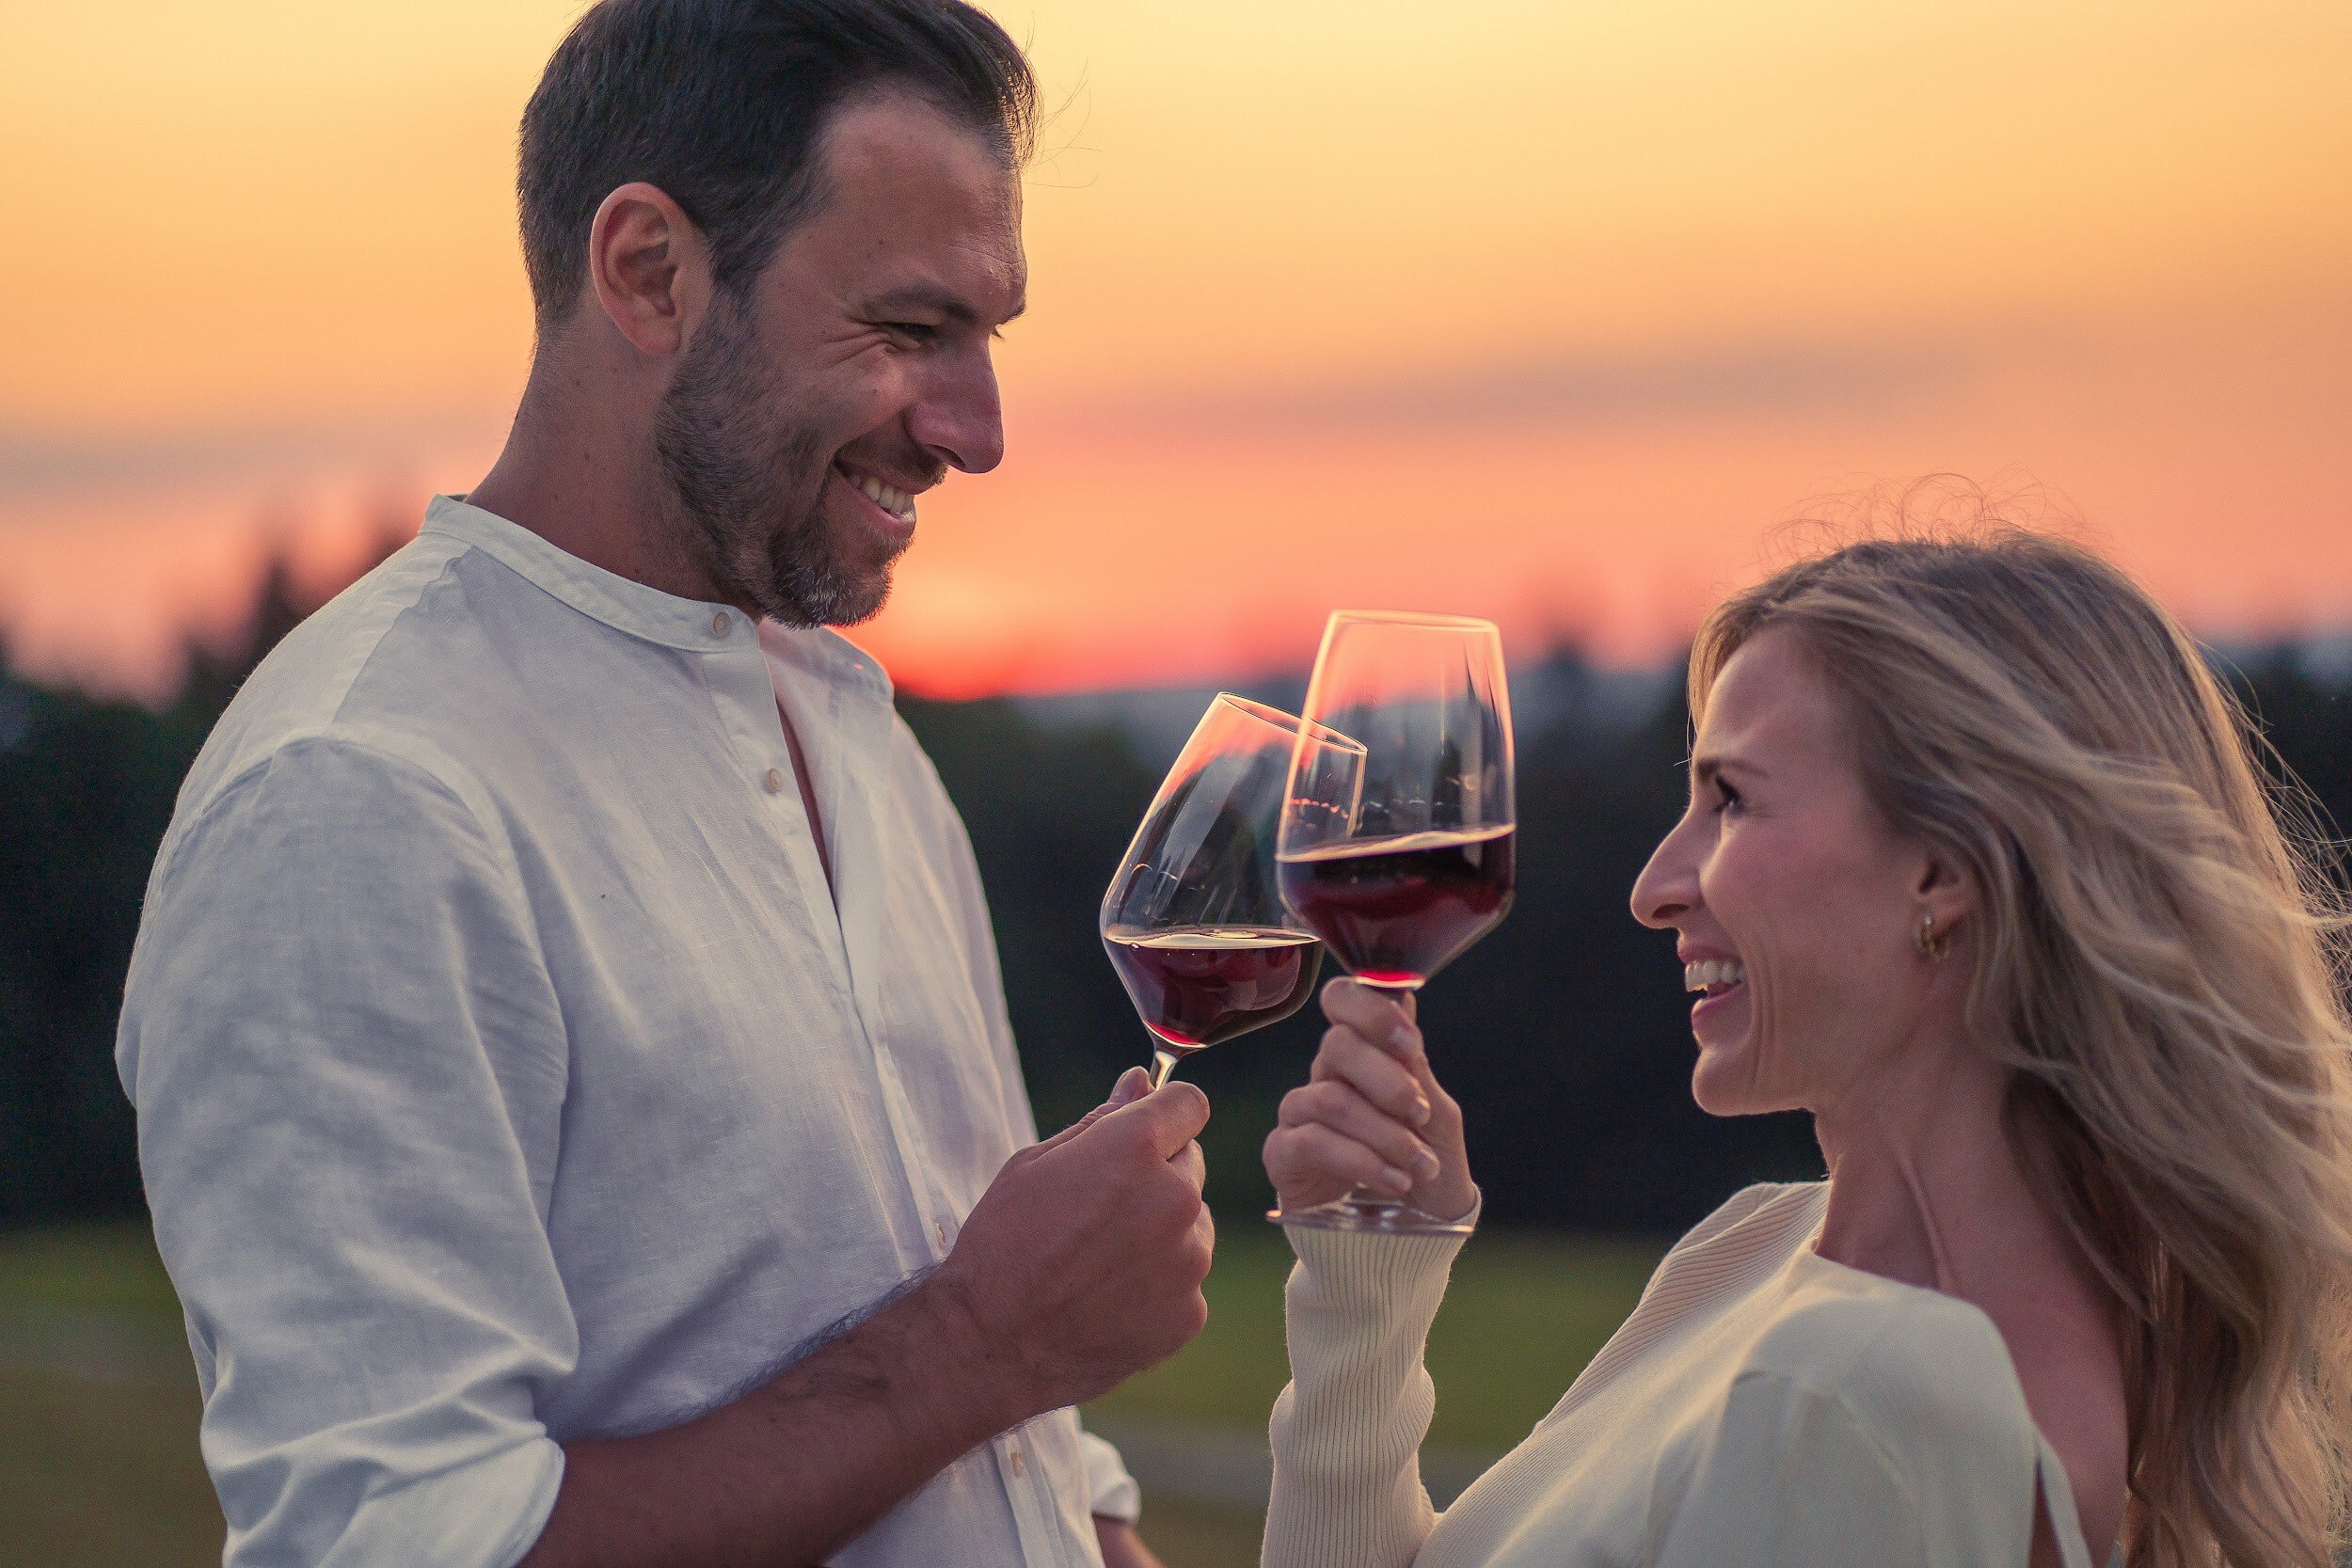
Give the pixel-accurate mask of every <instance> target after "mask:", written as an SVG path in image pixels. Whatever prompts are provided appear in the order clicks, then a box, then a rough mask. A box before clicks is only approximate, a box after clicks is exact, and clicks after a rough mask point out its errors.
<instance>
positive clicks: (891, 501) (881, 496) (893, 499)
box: [851, 474, 914, 517]
mask: <svg viewBox="0 0 2352 1568" xmlns="http://www.w3.org/2000/svg"><path fill="white" fill-rule="evenodd" d="M851 483H854V484H856V486H857V488H858V493H859V494H860V495H862V496H864V497H865V498H866V499H867V500H869V501H872V502H873V503H874V504H875V505H876V506H879V507H881V508H882V510H883V511H884V512H887V513H889V514H891V515H893V516H898V517H912V516H914V497H913V496H910V495H908V494H907V493H906V492H905V491H904V490H894V489H892V488H891V487H890V486H889V485H887V484H884V483H882V481H881V480H879V479H876V478H874V477H873V476H872V475H871V474H867V475H866V476H864V477H863V478H860V479H857V480H854V481H852V482H851Z"/></svg>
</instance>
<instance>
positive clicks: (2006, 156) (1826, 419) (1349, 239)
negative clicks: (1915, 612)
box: [0, 0, 2352, 693]
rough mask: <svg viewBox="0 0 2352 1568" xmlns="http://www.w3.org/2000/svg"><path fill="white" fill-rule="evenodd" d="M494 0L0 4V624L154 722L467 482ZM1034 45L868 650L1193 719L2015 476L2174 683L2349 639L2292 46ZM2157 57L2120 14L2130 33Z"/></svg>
mask: <svg viewBox="0 0 2352 1568" xmlns="http://www.w3.org/2000/svg"><path fill="white" fill-rule="evenodd" d="M1455 9H1456V10H1458V11H1460V12H1463V13H1465V14H1460V15H1456V14H1449V13H1444V12H1440V11H1439V10H1438V9H1437V8H1430V7H1428V6H1426V5H1425V4H1415V5H1409V6H1408V5H1405V4H1399V3H1387V0H1350V3H1345V4H1342V3H1338V0H1285V3H1284V4H1281V5H1275V6H1269V5H1265V4H1263V0H1248V3H1244V0H1194V3H1191V4H1187V5H1184V6H1181V7H1179V6H1168V5H1145V4H1140V3H1136V0H1093V3H1089V4H1082V3H1079V0H1039V3H1036V4H1030V5H1011V4H1008V5H1004V6H1000V7H998V8H996V10H997V14H998V15H999V16H1000V17H1002V18H1003V19H1004V20H1005V21H1006V22H1007V23H1008V24H1009V26H1010V27H1011V28H1012V30H1013V31H1014V33H1015V34H1016V36H1020V37H1024V38H1025V39H1027V40H1030V42H1031V44H1032V46H1033V48H1034V51H1035V55H1036V57H1037V61H1038V64H1039V68H1040V71H1041V76H1042V78H1043V80H1044V83H1045V86H1046V91H1047V97H1048V101H1049V102H1050V103H1055V104H1057V105H1059V109H1058V112H1057V115H1056V117H1055V119H1053V121H1052V123H1051V124H1050V125H1049V127H1048V129H1047V132H1046V136H1045V153H1044V156H1043V157H1041V160H1040V162H1039V164H1038V166H1037V167H1036V169H1035V170H1034V171H1033V172H1032V175H1031V178H1030V181H1029V222H1028V238H1029V245H1030V251H1031V262H1032V269H1033V277H1032V285H1031V297H1032V302H1033V303H1032V309H1031V311H1030V314H1029V316H1028V317H1027V318H1026V319H1025V320H1024V321H1023V322H1022V323H1020V324H1019V325H1017V326H1016V327H1015V328H1013V329H1012V331H1011V333H1010V334H1009V341H1008V342H1007V343H1006V344H1005V346H1004V351H1003V354H1002V357H1001V364H1002V367H1003V372H1004V376H1005V381H1006V392H1007V399H1008V433H1009V439H1010V451H1009V456H1008V459H1007V461H1006V463H1005V466H1004V467H1003V468H1002V469H1000V470H999V471H998V472H997V473H995V474H993V475H989V476H986V477H982V478H969V477H963V476H958V477H957V478H954V479H952V480H951V481H950V482H949V483H948V484H947V485H946V487H945V488H944V489H943V490H942V491H940V492H939V493H938V494H937V496H936V498H935V499H931V500H930V501H927V504H926V506H925V509H924V515H923V525H922V531H921V533H920V535H919V536H918V539H917V543H916V546H915V548H914V553H913V554H912V555H911V556H910V558H909V560H908V562H907V564H906V566H905V567H904V568H903V570H902V572H901V578H900V587H899V592H898V594H897V596H896V598H895V599H894V602H893V604H892V607H891V609H890V610H887V611H886V612H885V613H884V615H883V616H882V619H881V620H879V621H878V622H876V623H874V624H873V625H872V626H869V627H866V628H863V629H861V631H860V632H859V633H858V634H857V635H859V636H860V637H861V638H862V639H864V640H865V641H868V642H869V644H870V645H872V646H874V647H875V648H876V649H877V650H878V651H880V652H881V653H882V655H883V657H885V658H886V659H887V660H888V661H889V662H890V664H891V665H892V668H893V669H894V671H895V672H896V673H898V675H899V677H900V678H901V679H902V680H903V681H906V682H908V683H909V684H911V685H914V686H917V687H920V688H923V689H930V690H943V691H959V692H961V691H970V690H978V689H996V688H1001V687H1005V686H1012V687H1017V688H1023V689H1047V688H1073V687H1088V686H1100V685H1109V684H1124V683H1134V682H1148V681H1159V680H1173V679H1184V678H1216V677H1218V676H1222V675H1226V674H1232V673H1240V672H1243V671H1248V670H1252V669H1256V668H1260V667H1263V666H1264V665H1267V664H1269V663H1276V662H1297V661H1301V660H1303V659H1304V657H1306V656H1307V655H1308V654H1309V653H1310V652H1311V648H1312V646H1313V642H1314V639H1315V636H1316V634H1317V632H1318V630H1319V628H1320V625H1321V619H1322V614H1323V611H1324V610H1327V608H1329V607H1331V606H1333V605H1335V604H1359V605H1360V604H1383V605H1400V606H1401V605H1409V606H1416V607H1421V608H1427V609H1438V610H1468V611H1472V612H1479V613H1486V614H1490V615H1494V616H1496V617H1497V618H1499V619H1501V620H1502V622H1503V623H1504V626H1505V629H1506V632H1507V633H1509V634H1510V636H1511V638H1512V641H1513V642H1514V644H1515V645H1516V646H1518V647H1519V648H1522V649H1530V648H1533V647H1534V646H1537V645H1539V644H1541V643H1542V642H1544V641H1547V640H1548V639H1550V638H1552V637H1555V636H1559V635H1564V634H1574V635H1577V636H1580V637H1582V638H1584V639H1585V640H1587V641H1590V642H1592V643H1593V644H1594V645H1595V646H1597V648H1598V649H1599V650H1600V651H1601V652H1603V653H1604V654H1606V655H1608V656H1610V657H1616V658H1620V659H1633V658H1645V657H1652V656H1654V655H1656V654H1658V653H1660V652H1662V651H1664V650H1666V649H1668V648H1670V647H1672V646H1673V645H1674V644H1675V643H1676V642H1677V641H1678V640H1679V638H1680V637H1681V636H1682V635H1683V634H1684V633H1686V632H1687V630H1688V628H1689V626H1690V624H1691V622H1692V618H1693V617H1694V616H1695V614H1696V613H1697V611H1698V610H1699V609H1700V608H1701V607H1703V605H1704V604H1705V603H1706V602H1707V599H1708V596H1709V595H1710V594H1712V593H1714V592H1716V591H1718V590H1720V589H1721V588H1723V587H1724V586H1726V585H1729V584H1731V583H1734V582H1737V581H1740V580H1742V579H1744V578H1747V577H1750V576H1752V575H1753V574H1754V573H1755V571H1756V569H1757V568H1758V566H1759V564H1760V563H1761V562H1763V561H1764V560H1765V559H1766V555H1767V549H1768V532H1769V531H1770V528H1771V526H1772V524H1773V523H1774V522H1775V520H1777V519H1779V518H1782V517H1785V516H1788V515H1790V514H1791V513H1792V512H1794V511H1795V510H1797V509H1798V508H1799V507H1800V505H1801V503H1802V502H1803V501H1804V499H1805V498H1808V497H1812V496H1818V495H1821V494H1824V493H1827V492H1833V491H1837V490H1842V489H1847V488H1851V487H1852V486H1854V485H1856V484H1861V483H1870V482H1872V481H1877V480H1884V479H1895V478H1901V477H1905V476H1910V475H1914V474H1918V473H1923V472H1929V471H1934V470H1959V471H1963V472H1966V473H1971V474H1975V475H1978V476H1979V477H1982V478H1985V479H1988V480H1996V481H2009V480H2015V479H2017V478H2019V477H2021V476H2030V477H2032V478H2034V479H2038V480H2039V481H2041V482H2042V483H2046V484H2047V485H2049V486H2051V487H2052V488H2053V489H2055V490H2056V491H2058V492H2059V493H2061V494H2062V495H2063V496H2064V497H2065V498H2067V499H2069V500H2070V501H2071V502H2072V505H2073V507H2074V511H2076V512H2077V513H2079V514H2080V515H2082V516H2083V517H2084V518H2085V519H2086V520H2087V521H2088V523H2089V524H2090V529H2091V532H2092V537H2093V538H2095V539H2098V540H2101V541H2103V542H2104V543H2105V544H2106V546H2107V547H2109V548H2110V549H2111V550H2112V551H2113V552H2114V553H2115V554H2117V555H2118V556H2119V557H2120V558H2121V559H2122V560H2123V561H2124V562H2126V563H2127V564H2129V565H2131V566H2132V567H2134V568H2135V569H2136V570H2138V571H2140V572H2141V573H2143V574H2144V575H2145V576H2146V577H2147V578H2149V579H2150V580H2151V581H2152V582H2153V584H2154V585H2155V586H2156V588H2157V589H2158V591H2159V593H2161V594H2163V595H2165V596H2166V597H2167V598H2168V599H2169V601H2170V602H2171V603H2173V604H2174V605H2175V606H2176V607H2178V608H2180V609H2181V610H2184V611H2185V613H2187V614H2189V615H2190V616H2191V617H2192V618H2193V619H2194V620H2195V621H2196V622H2197V624H2198V625H2200V626H2201V627H2203V628H2205V629H2207V630H2208V631H2211V632H2214V633H2217V634H2223V635H2234V634H2238V633H2242V632H2245V631H2249V630H2292V629H2301V628H2304V627H2308V626H2329V627H2334V626H2352V93H2347V92H2346V91H2345V90H2344V82H2345V81H2346V80H2352V8H2347V7H2345V6H2344V5H2343V4H2342V0H2308V3H2296V4H2287V3H2267V0H2239V3H2234V4H2231V5H2227V6H2223V5H2218V4H2201V5H2172V6H2167V7H2161V8H2152V7H2147V6H2145V5H2144V4H2138V3H2129V4H2127V3H2123V0H2036V3H2033V4H2026V3H2023V0H1974V3H1970V4H1965V5H1963V4H1932V5H1930V4H1921V5H1910V6H1904V7H1889V6H1886V5H1884V4H1883V3H1878V0H1791V3H1789V4H1788V5H1784V6H1779V7H1772V8H1764V7H1755V6H1750V5H1743V4H1739V3H1736V0H1649V3H1645V4H1644V5H1642V6H1638V7H1629V6H1621V5H1607V6H1604V5H1600V4H1597V3H1595V0H1578V3H1575V4H1562V3H1560V0H1486V3H1484V4H1482V5H1480V6H1478V7H1474V8H1455ZM574 12H575V7H574V6H573V5H571V4H545V3H538V0H468V3H466V4H462V5H461V4H456V3H454V0H410V3H408V4H406V5H404V6H402V7H397V8H389V7H382V8H380V7H369V8H360V7H341V6H334V7H320V6H316V5H315V4H310V3H308V0H305V3H301V4H296V3H294V0H270V3H263V0H221V3H218V4H215V5H211V6H207V7H203V8H197V7H189V6H185V5H183V4H179V3H177V0H111V3H110V4H108V5H106V6H103V7H87V8H84V7H56V6H51V7H40V8H36V7H31V6H16V7H11V8H7V9H6V10H5V11H0V145H5V146H7V147H8V148H10V149H11V151H10V152H9V153H8V155H7V160H8V161H7V163H6V164H5V168H6V186H5V188H6V189H7V190H8V194H9V195H10V196H11V197H12V198H13V200H12V201H11V204H10V206H11V211H12V214H13V215H14V217H15V218H16V220H17V224H16V227H15V229H14V230H13V231H12V234H11V243H10V244H9V245H6V246H0V290H5V293H6V295H7V297H8V299H9V300H10V301H11V302H12V305H13V307H14V308H13V309H11V310H10V312H9V325H8V331H7V336H6V339H5V342H6V345H7V346H6V348H5V350H0V627H5V628H6V635H7V637H8V642H9V645H10V647H11V650H12V655H13V657H14V658H15V660H16V662H17V663H18V664H19V665H20V666H22V667H24V668H28V669H31V670H33V671H36V672H39V673H47V674H53V675H64V676H72V677H74V678H79V679H83V680H86V681H88V682H91V683H93V684H98V685H102V686H106V687H111V688H118V689H132V690H137V691H141V692H147V693H152V692H154V691H156V690H158V689H161V687H163V686H164V685H166V684H167V683H168V681H169V680H170V678H171V675H172V672H173V660H174V657H175V652H176V649H177V648H178V647H179V645H180V640H181V637H182V635H183V629H184V628H185V627H186V626H190V625H191V624H194V625H199V626H200V625H204V624H217V623H218V622H219V621H220V620H221V619H222V618H223V617H224V616H225V615H227V614H230V613H232V612H233V610H234V608H235V606H236V604H237V603H238V602H239V598H240V596H241V594H242V593H243V592H244V590H245V587H246V584H247V583H248V582H249V581H250V578H251V575H252V573H253V571H254V569H255V565H256V563H257V562H258V561H259V560H260V559H261V558H262V554H263V553H264V552H265V551H266V550H268V549H270V548H273V547H286V548H292V549H294V550H295V551H296V552H297V554H299V555H300V556H301V557H302V558H303V559H304V560H306V561H307V562H310V563H311V565H312V566H313V568H314V569H315V570H317V571H319V572H320V573H322V574H326V573H330V572H332V571H334V570H336V569H337V568H338V567H339V566H340V564H341V562H342V560H343V559H345V558H347V557H348V556H349V555H350V554H351V553H352V552H354V551H356V549H357V548H358V545H359V541H360V540H361V538H362V537H363V536H364V535H365V534H366V533H367V532H368V531H371V530H372V529H373V528H375V527H376V526H378V522H377V519H379V518H380V516H381V515H383V514H384V513H385V511H386V510H387V509H389V510H391V511H393V512H395V513H399V514H405V515H413V514H414V512H415V510H416V509H417V506H418V504H419V502H420V501H421V497H422V496H423V495H424V494H425V493H427V492H428V491H430V490H433V489H463V488H465V487H466V486H467V485H468V484H469V483H471V482H472V481H473V480H474V479H475V478H476V477H478V475H479V473H480V471H481V469H482V468H483V467H485V465H486V463H487V461H488V459H489V457H490V455H491V454H492V453H493V452H494V451H495V450H496V445H497V442H498V439H499V437H500V436H501V433H502V430H503V421H504V415H505V411H506V408H507V406H508V404H509V403H510V401H511V398H512V396H513V393H514V389H515V388H516V387H517V386H518V385H519V383H520V380H521V375H522V372H523V369H524V356H525V355H526V353H527V352H528V347H529V339H528V324H527V309H526V303H525V294H524V291H523V286H522V280H521V269H520V266H519V263H518V261H517V260H516V254H515V247H514V242H513V237H512V198H511V178H512V170H511V157H512V148H513V127H514V121H515V119H516V114H517V113H518V111H519V109H520V105H521V103H522V100H523V98H524V97H525V96H526V95H527V94H528V92H529V90H530V87H531V85H532V81H533V80H534V79H535V76H536V74H537V71H538V68H539V65H540V63H541V62H542V61H543V60H544V58H545V55H546V53H547V51H548V48H549V47H550V46H551V45H552V43H553V42H554V40H555V39H556V38H557V37H559V36H560V34H561V32H562V30H563V28H564V26H565V25H566V24H568V22H569V20H570V18H571V16H572V15H573V14H574ZM2159 12H2160V13H2161V14H2153V13H2159Z"/></svg>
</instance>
